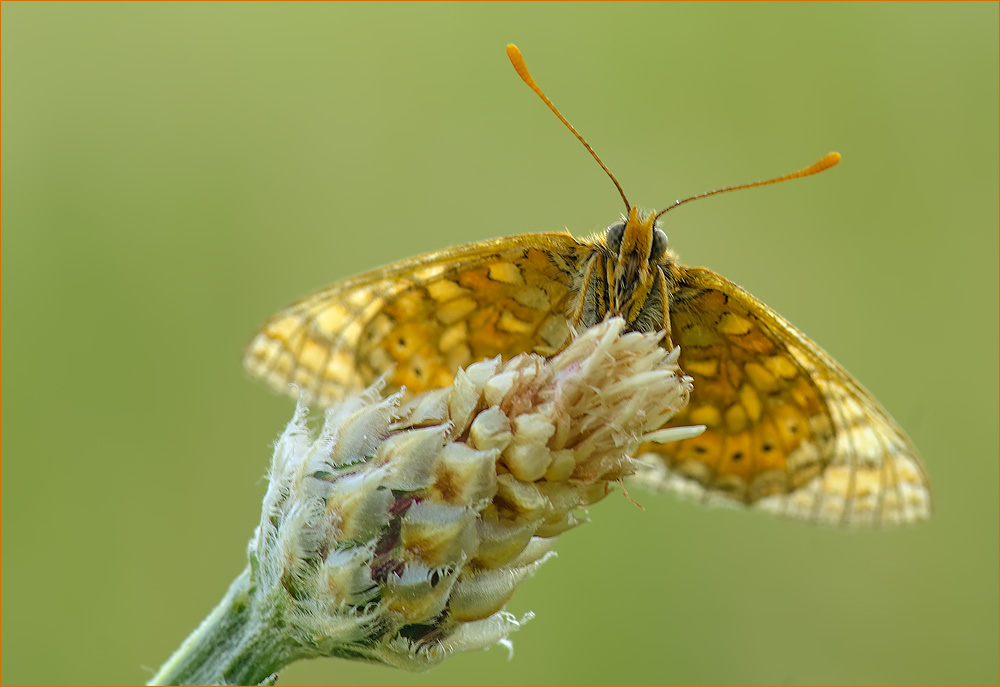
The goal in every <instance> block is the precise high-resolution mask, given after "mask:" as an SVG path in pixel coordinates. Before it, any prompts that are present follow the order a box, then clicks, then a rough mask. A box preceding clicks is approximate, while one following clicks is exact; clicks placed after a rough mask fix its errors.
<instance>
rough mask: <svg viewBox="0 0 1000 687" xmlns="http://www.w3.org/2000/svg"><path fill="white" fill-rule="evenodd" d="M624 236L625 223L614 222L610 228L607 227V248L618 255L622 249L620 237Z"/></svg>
mask: <svg viewBox="0 0 1000 687" xmlns="http://www.w3.org/2000/svg"><path fill="white" fill-rule="evenodd" d="M624 235H625V223H624V222H615V223H614V224H612V225H611V226H610V227H608V236H607V240H608V248H610V249H611V251H612V252H613V253H615V254H618V253H619V252H620V251H621V249H622V236H624Z"/></svg>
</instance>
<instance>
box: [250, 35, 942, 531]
mask: <svg viewBox="0 0 1000 687" xmlns="http://www.w3.org/2000/svg"><path fill="white" fill-rule="evenodd" d="M507 53H508V56H509V57H510V59H511V62H512V63H513V64H514V68H515V70H516V71H517V72H518V74H519V76H521V78H522V79H523V80H524V81H525V83H526V84H527V85H528V86H529V87H530V88H531V89H532V90H533V91H534V92H535V93H536V94H537V95H538V96H539V97H540V98H541V99H542V100H543V101H544V102H545V104H546V105H547V106H548V107H549V109H550V110H552V112H553V113H555V115H556V116H557V117H558V118H559V119H560V121H562V122H563V124H565V125H566V126H567V127H568V128H569V129H570V131H571V132H572V133H573V134H574V135H575V136H576V137H577V138H578V139H579V140H580V141H581V143H583V145H584V146H585V147H586V148H587V150H588V151H589V152H590V153H591V155H592V156H593V157H594V159H595V160H597V162H598V164H600V166H601V167H602V168H603V169H604V171H605V172H606V173H607V174H608V176H609V177H611V180H612V181H613V182H614V184H615V186H616V187H617V189H618V191H619V193H620V195H621V197H622V200H623V201H624V202H625V206H626V214H625V215H624V216H623V217H622V218H621V220H620V221H617V222H615V223H613V224H611V225H610V226H609V227H608V228H607V230H606V231H604V232H602V233H599V234H597V235H594V236H591V237H589V238H583V239H581V238H576V237H574V236H572V235H570V234H569V233H568V232H566V233H541V234H521V235H517V236H509V237H505V238H498V239H492V240H488V241H479V242H476V243H471V244H468V245H465V246H459V247H457V248H448V249H445V250H441V251H437V252H433V253H428V254H426V255H423V256H420V257H416V258H412V259H409V260H403V261H401V262H397V263H395V264H392V265H388V266H386V267H382V268H379V269H376V270H373V271H370V272H367V273H365V274H361V275H359V276H356V277H353V278H349V279H345V280H343V281H340V282H337V283H335V284H333V285H332V286H329V287H327V288H325V289H322V290H320V291H317V292H315V293H313V294H311V295H308V296H306V297H305V298H303V299H301V300H299V301H297V302H295V303H293V304H292V305H291V306H289V307H288V308H286V309H285V310H282V311H281V312H279V313H278V314H276V315H275V316H273V317H272V318H271V319H270V320H268V321H267V322H266V323H265V324H264V326H263V327H262V328H261V329H260V331H259V332H258V333H257V334H256V336H255V337H254V338H253V339H252V341H251V342H250V344H249V345H248V347H247V349H246V352H245V355H244V365H245V367H246V368H247V370H248V371H249V372H250V373H251V374H252V375H253V376H255V377H258V378H260V379H263V380H264V381H266V382H267V383H268V384H270V385H271V386H272V387H274V388H275V389H277V390H279V391H284V392H290V393H293V394H294V393H297V390H296V389H295V388H294V387H290V385H295V386H296V387H298V388H300V389H303V390H305V391H307V392H308V393H309V395H310V396H311V398H312V399H313V400H314V402H317V403H319V404H320V405H328V404H330V403H332V402H334V401H336V400H337V399H340V398H342V397H343V396H344V395H345V394H349V393H352V392H357V391H360V390H361V389H364V388H365V387H366V386H368V385H369V384H371V383H373V382H374V381H375V380H377V379H378V378H379V377H381V376H382V375H386V376H387V379H388V384H389V386H390V387H393V388H400V387H406V389H408V390H409V391H411V392H414V393H418V392H421V391H425V390H428V389H434V388H438V387H442V386H447V385H449V384H450V383H451V382H452V381H453V379H454V375H455V373H456V371H457V370H458V369H459V368H461V367H464V366H466V365H468V364H470V363H472V362H475V361H477V360H481V359H483V358H487V357H493V356H497V355H500V356H503V357H504V358H507V357H511V356H514V355H516V354H518V353H522V352H527V351H532V352H536V353H539V354H542V355H551V354H554V353H556V352H558V351H559V350H561V349H562V348H563V347H564V346H565V345H566V344H567V342H568V341H569V338H570V336H571V335H572V332H573V331H574V330H575V329H579V328H583V327H589V326H591V325H593V324H595V323H597V322H600V321H601V320H603V319H604V318H606V317H608V316H612V315H614V316H620V317H623V318H624V319H625V321H626V323H627V328H628V329H629V330H631V331H660V330H665V331H666V334H665V337H664V345H665V346H673V345H679V346H680V349H681V353H680V365H681V368H682V369H683V370H684V371H685V372H686V373H687V374H688V375H689V376H690V377H691V378H692V379H693V381H694V390H693V392H692V393H691V397H690V403H689V404H688V406H687V408H686V409H684V410H683V411H682V412H680V413H678V414H677V415H676V416H675V417H674V418H673V419H672V420H671V422H670V424H669V425H668V426H684V425H693V424H698V425H704V426H705V428H706V429H705V432H704V433H703V434H702V435H701V436H698V437H695V438H691V439H685V440H682V441H679V442H673V443H669V444H663V445H660V444H647V445H645V446H643V447H642V448H641V450H640V454H639V455H638V456H637V458H638V459H639V460H640V461H641V464H642V465H643V466H644V468H643V469H642V470H640V472H639V474H638V475H637V477H636V479H637V480H638V481H639V482H641V483H643V484H645V485H648V486H652V487H654V488H662V489H664V490H667V491H672V492H678V493H682V494H685V495H687V496H690V497H693V498H696V499H698V500H700V501H703V502H708V503H717V504H732V505H744V506H748V507H751V508H756V509H760V510H765V511H769V512H773V513H777V514H780V515H784V516H788V517H792V518H796V519H801V520H807V521H810V522H819V523H828V524H838V525H844V526H878V525H883V524H899V523H909V522H916V521H919V520H923V519H926V518H927V517H929V515H930V512H931V494H930V487H929V483H928V479H927V475H926V472H925V470H924V468H923V466H922V464H921V461H920V458H919V456H918V454H917V450H916V448H915V447H914V445H913V443H912V442H911V441H910V440H909V439H908V438H907V436H906V435H905V434H904V432H903V430H902V429H900V427H899V425H897V424H896V422H895V421H894V420H893V419H892V418H891V417H890V416H889V414H888V413H887V412H886V411H885V410H884V409H883V408H882V406H881V405H879V403H878V402H877V401H876V400H875V399H874V398H873V397H872V396H871V394H869V393H868V392H867V391H866V390H865V389H864V388H863V387H862V386H861V385H860V384H859V383H858V382H857V381H856V380H855V379H854V378H853V377H852V376H851V375H850V374H849V373H848V372H846V371H845V370H844V369H843V368H842V367H841V366H840V365H838V364H837V363H836V362H835V361H834V360H833V359H832V358H831V357H830V356H829V355H828V354H827V353H825V352H824V351H823V350H822V349H821V348H820V347H819V346H818V345H816V344H815V343H814V342H812V341H811V340H810V339H809V338H808V337H806V336H805V335H804V334H802V333H801V332H800V331H799V330H798V329H796V328H795V327H794V326H792V325H791V324H790V323H789V322H788V321H787V320H785V319H784V318H782V317H781V316H780V315H778V314H777V313H776V312H775V311H773V310H772V309H771V308H769V307H768V306H767V305H765V304H764V303H762V302H761V301H760V300H758V299H756V298H755V297H754V296H752V295H751V294H750V293H748V292H747V291H745V290H743V289H742V288H740V287H739V286H737V285H736V284H734V283H732V282H730V281H728V280H726V279H725V278H723V277H721V276H719V275H718V274H715V273H714V272H712V271H710V270H708V269H705V268H693V267H686V266H684V265H682V264H681V263H680V262H679V261H678V259H677V257H676V254H675V253H674V252H673V251H672V250H671V249H670V248H669V247H668V245H667V236H666V234H665V233H664V232H663V230H662V229H661V228H660V223H659V219H660V217H661V216H662V215H663V214H664V213H666V212H667V211H668V210H672V209H673V208H675V207H677V206H678V205H681V204H683V203H686V202H688V201H692V200H697V199H699V198H704V197H707V196H710V195H714V194H717V193H722V192H726V191H732V190H737V189H741V188H751V187H756V186H762V185H766V184H772V183H777V182H780V181H786V180H789V179H795V178H800V177H804V176H809V175H812V174H816V173H818V172H820V171H823V170H825V169H828V168H829V167H832V166H833V165H835V164H836V163H837V162H838V161H839V160H840V156H839V155H838V154H836V153H831V154H829V155H827V156H826V157H824V158H823V159H821V160H820V161H819V162H817V163H815V164H814V165H812V166H810V167H808V168H806V169H803V170H800V171H798V172H795V173H793V174H789V175H785V176H782V177H778V178H775V179H770V180H767V181H761V182H755V183H752V184H744V185H741V186H734V187H729V188H724V189H719V190H716V191H711V192H708V193H704V194H700V195H697V196H692V197H690V198H687V199H685V200H682V201H677V202H675V203H674V204H673V205H671V206H669V207H668V208H667V209H666V210H663V211H661V212H659V213H653V212H648V213H646V212H640V211H639V210H638V209H637V208H636V207H635V206H634V205H631V204H630V203H629V201H628V199H627V198H626V196H625V193H624V191H623V190H622V188H621V186H620V185H619V184H618V181H617V180H616V179H615V178H614V175H612V174H611V172H610V171H609V170H608V168H607V167H606V166H605V165H604V163H603V162H602V161H601V160H600V158H599V157H598V156H597V154H596V153H595V152H594V150H593V149H592V148H591V147H590V145H589V144H588V143H587V142H586V141H585V140H584V139H583V137H582V136H581V135H580V134H579V133H578V132H577V131H576V129H574V128H573V127H572V126H571V125H570V124H569V122H568V121H567V120H566V119H565V118H564V117H563V116H562V114H560V113H559V111H558V110H557V109H556V107H555V106H554V105H553V104H552V102H551V101H550V100H549V99H548V98H547V97H546V96H545V94H544V93H543V92H542V90H541V89H540V87H538V85H537V83H535V81H534V79H533V78H532V77H531V75H530V73H529V72H528V70H527V67H526V65H525V63H524V60H523V58H522V57H521V54H520V52H519V51H518V49H517V48H516V47H515V46H513V45H510V46H508V47H507Z"/></svg>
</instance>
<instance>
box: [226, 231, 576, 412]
mask: <svg viewBox="0 0 1000 687" xmlns="http://www.w3.org/2000/svg"><path fill="white" fill-rule="evenodd" d="M586 250H587V248H586V246H585V244H583V243H581V242H580V241H578V240H577V239H575V238H573V237H572V236H570V235H569V234H531V235H525V236H513V237H508V238H503V239H494V240H490V241H482V242H479V243H473V244H469V245H467V246H461V247H458V248H452V249H447V250H443V251H438V252H435V253H429V254H427V255H424V256H421V257H418V258H413V259H412V260H406V261H403V262H399V263H396V264H394V265H390V266H389V267H386V268H383V269H379V270H374V271H372V272H368V273H366V274H363V275H360V276H358V277H354V278H352V279H348V280H345V281H342V282H339V283H337V284H334V285H333V286H330V287H328V288H326V289H323V290H321V291H318V292H316V293H314V294H312V295H310V296H307V297H306V298H304V299H302V300H300V301H298V302H297V303H294V304H293V305H291V306H290V307H288V308H287V309H285V310H284V311H282V312H280V313H278V314H277V315H275V316H274V317H272V318H271V319H270V320H269V321H268V322H267V323H266V324H265V325H264V326H263V327H262V328H261V330H260V331H259V332H258V333H257V335H256V336H255V337H254V339H253V340H252V341H251V342H250V345H249V346H248V347H247V350H246V352H245V354H244V365H245V366H246V368H247V369H248V370H249V371H250V373H251V374H253V375H254V376H256V377H260V378H261V379H264V380H265V381H267V382H268V383H269V384H270V385H271V386H272V387H274V388H275V389H277V390H279V391H282V392H284V393H292V394H295V393H297V389H296V388H295V387H298V388H301V389H303V390H305V391H307V392H308V393H309V394H310V396H311V397H312V398H313V399H314V400H315V402H317V403H319V404H322V405H326V404H328V403H329V402H331V401H333V400H336V399H339V398H342V397H343V396H344V394H346V393H350V392H353V391H359V390H361V389H363V388H364V387H366V386H367V385H369V384H371V383H372V382H374V381H375V380H376V379H378V378H379V377H380V376H381V375H383V374H386V373H388V379H387V381H388V383H389V385H390V387H394V388H398V387H402V386H405V387H406V388H407V389H408V390H410V391H412V392H415V393H416V392H420V391H424V390H427V389H433V388H437V387H441V386H446V385H448V384H450V383H451V381H452V379H453V377H454V375H455V372H456V370H458V369H459V368H460V367H462V366H465V365H468V364H469V363H472V362H475V361H477V360H481V359H483V358H486V357H492V356H495V355H503V356H505V357H506V356H513V355H516V354H518V353H522V352H525V351H536V352H538V353H541V354H552V353H555V352H556V351H558V350H560V349H561V348H562V347H563V346H564V345H565V343H566V341H567V337H568V336H569V327H568V325H567V321H566V313H567V312H568V311H569V309H570V305H569V303H570V301H571V300H572V290H573V286H574V279H576V275H577V273H578V272H579V270H578V268H577V261H578V259H579V255H580V252H581V251H586ZM289 385H295V387H290V386H289Z"/></svg>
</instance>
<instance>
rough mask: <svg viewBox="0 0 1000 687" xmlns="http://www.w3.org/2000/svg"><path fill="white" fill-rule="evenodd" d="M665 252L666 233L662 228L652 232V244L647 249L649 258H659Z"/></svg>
mask: <svg viewBox="0 0 1000 687" xmlns="http://www.w3.org/2000/svg"><path fill="white" fill-rule="evenodd" d="M666 252H667V235H666V234H665V233H664V231H663V230H662V229H657V230H656V231H654V232H653V246H652V248H651V249H650V251H649V258H650V259H651V260H659V259H660V258H662V257H663V254H664V253H666Z"/></svg>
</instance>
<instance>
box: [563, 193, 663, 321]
mask: <svg viewBox="0 0 1000 687" xmlns="http://www.w3.org/2000/svg"><path fill="white" fill-rule="evenodd" d="M595 243H596V244H597V247H598V250H595V251H594V252H593V253H592V254H591V255H590V257H589V258H588V260H587V263H586V265H585V267H584V270H583V272H582V274H581V278H580V283H579V286H578V289H579V293H580V301H579V304H580V305H579V306H578V308H577V312H576V313H574V315H576V318H575V319H578V320H579V322H580V324H582V325H583V326H585V327H590V326H592V325H594V324H596V323H597V322H600V321H601V320H603V319H605V318H606V317H609V316H619V317H622V318H624V319H625V321H626V323H627V325H628V328H629V329H630V330H632V331H658V330H660V329H664V327H665V323H666V320H667V306H668V294H669V293H670V290H671V288H670V286H671V284H670V282H671V281H672V280H671V275H672V273H673V269H672V267H673V265H674V263H675V258H674V256H673V255H672V254H671V253H670V251H668V250H667V236H666V234H664V233H663V231H662V230H661V229H660V228H659V227H658V226H657V224H656V216H655V215H654V214H653V213H649V214H647V215H644V216H640V215H639V211H638V210H637V209H636V208H635V207H632V208H630V209H629V213H628V216H627V217H625V218H623V220H622V221H620V222H616V223H615V224H612V225H611V226H610V227H608V229H607V231H606V232H605V233H604V234H603V235H602V236H598V237H597V239H596V241H595Z"/></svg>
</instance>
